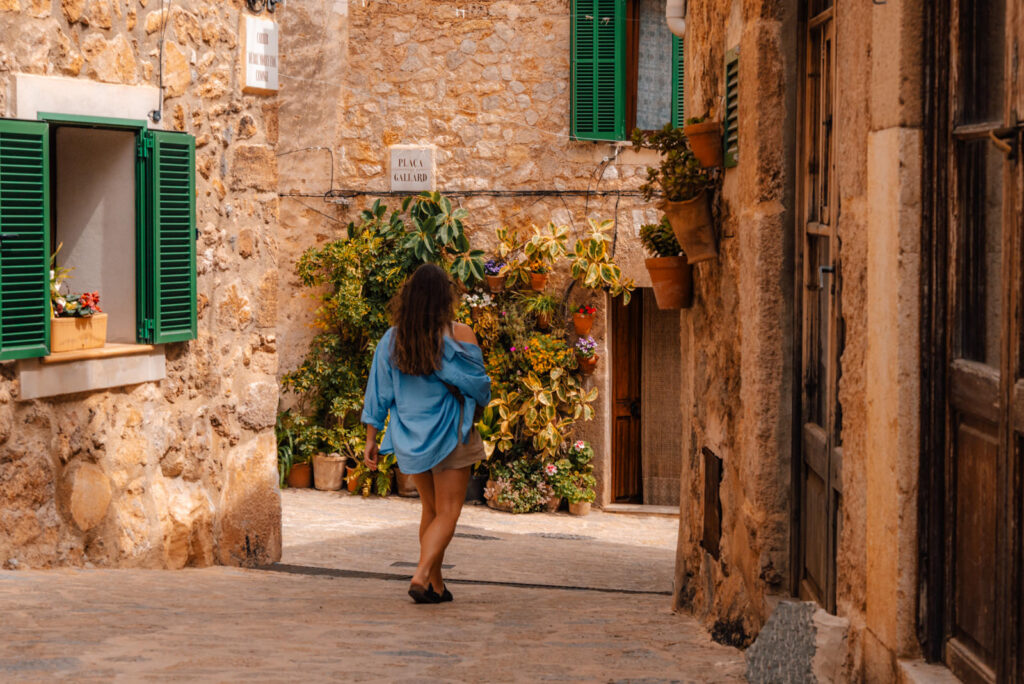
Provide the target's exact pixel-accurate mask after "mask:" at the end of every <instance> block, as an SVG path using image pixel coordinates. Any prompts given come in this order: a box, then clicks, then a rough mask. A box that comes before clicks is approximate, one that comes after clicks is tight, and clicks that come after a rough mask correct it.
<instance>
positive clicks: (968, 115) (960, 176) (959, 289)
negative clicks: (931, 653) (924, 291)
mask: <svg viewBox="0 0 1024 684" xmlns="http://www.w3.org/2000/svg"><path fill="white" fill-rule="evenodd" d="M1018 5H1019V3H1018V2H1016V1H1015V0H953V2H952V3H951V17H952V19H953V20H952V22H951V30H950V33H949V41H950V74H951V75H950V82H949V86H948V92H947V93H946V95H947V96H948V97H949V101H948V103H947V106H948V111H949V112H950V117H949V121H948V123H947V125H946V128H947V130H946V136H945V140H944V141H942V142H943V144H944V145H945V147H946V150H947V151H946V160H947V164H948V166H947V168H948V169H949V177H948V185H947V187H946V188H945V190H946V195H947V198H948V199H947V206H946V207H945V208H946V211H947V212H948V213H947V216H946V220H945V224H946V228H945V230H947V231H948V233H947V235H946V236H945V237H946V244H947V252H948V254H947V256H946V272H947V273H948V278H949V280H948V282H947V283H946V295H945V296H946V306H945V309H946V315H947V325H946V330H947V335H948V339H947V341H946V346H947V348H948V350H949V351H948V359H947V367H946V374H945V375H946V386H945V406H946V420H947V425H946V428H945V449H944V451H945V458H944V461H945V469H944V470H945V478H946V480H945V486H944V489H945V502H944V503H945V505H944V510H945V520H944V521H943V524H944V529H945V535H946V544H945V547H946V554H945V577H944V582H945V587H946V591H945V605H944V607H943V608H944V611H943V612H944V614H945V620H944V622H945V625H944V627H945V630H944V648H943V654H942V655H943V658H944V660H945V661H946V663H947V664H948V665H949V667H950V669H952V670H953V671H954V672H955V673H956V674H957V675H958V676H959V677H960V678H961V679H963V680H965V681H968V682H994V681H1024V676H1022V674H1021V671H1020V663H1021V660H1020V654H1021V645H1020V639H1021V634H1020V630H1019V624H1020V611H1021V603H1020V589H1021V584H1020V582H1021V580H1020V571H1021V564H1020V548H1021V540H1020V538H1019V532H1018V531H1017V530H1019V521H1020V505H1021V490H1020V465H1019V459H1020V452H1021V432H1020V430H1021V429H1022V428H1024V421H1021V420H1020V418H1021V417H1022V416H1024V414H1021V413H1017V412H1015V410H1014V409H1015V408H1016V407H1017V406H1019V404H1018V401H1017V400H1018V399H1019V393H1018V392H1017V391H1016V390H1017V389H1018V388H1019V387H1020V386H1021V383H1020V381H1019V379H1020V377H1021V372H1020V369H1021V363H1020V359H1021V329H1020V311H1019V308H1020V300H1021V297H1020V278H1021V239H1020V233H1021V220H1020V216H1021V214H1020V210H1019V206H1018V203H1019V187H1020V164H1019V161H1015V160H1016V159H1017V158H1019V156H1020V154H1019V132H1018V131H1019V126H1018V123H1017V115H1016V113H1015V112H1016V111H1019V107H1020V103H1019V102H1015V99H1017V98H1018V94H1019V93H1020V92H1021V90H1020V88H1019V84H1015V82H1014V78H1015V75H1014V71H1015V66H1014V65H1015V61H1016V58H1015V55H1016V54H1017V52H1018V51H1019V48H1018V47H1017V35H1018V34H1019V32H1018V31H1015V30H1014V29H1013V28H1012V26H1013V22H1014V21H1019V19H1017V18H1016V17H1017V14H1018V12H1017V11H1015V9H1016V6H1018Z"/></svg>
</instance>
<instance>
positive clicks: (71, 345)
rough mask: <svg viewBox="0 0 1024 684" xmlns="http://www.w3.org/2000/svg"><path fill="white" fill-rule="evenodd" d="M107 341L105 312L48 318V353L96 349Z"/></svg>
mask: <svg viewBox="0 0 1024 684" xmlns="http://www.w3.org/2000/svg"><path fill="white" fill-rule="evenodd" d="M106 343H107V314H105V313H99V314H93V315H92V316H85V317H71V318H51V319H50V353H51V354H56V353H58V352H69V351H79V350H81V349H96V348H98V347H102V346H103V345H105V344H106Z"/></svg>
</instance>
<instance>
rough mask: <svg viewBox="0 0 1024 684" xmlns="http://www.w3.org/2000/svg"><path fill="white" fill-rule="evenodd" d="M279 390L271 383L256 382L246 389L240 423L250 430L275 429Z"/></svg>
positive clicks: (240, 406) (240, 407)
mask: <svg viewBox="0 0 1024 684" xmlns="http://www.w3.org/2000/svg"><path fill="white" fill-rule="evenodd" d="M277 402H278V390H277V385H276V384H275V383H271V382H254V383H252V384H251V385H249V386H248V387H247V388H246V389H245V394H244V395H243V399H242V403H241V404H240V405H239V407H238V421H239V422H240V423H241V424H242V425H244V426H245V427H247V428H249V429H250V430H260V429H263V428H269V427H273V425H274V423H275V420H276V418H277Z"/></svg>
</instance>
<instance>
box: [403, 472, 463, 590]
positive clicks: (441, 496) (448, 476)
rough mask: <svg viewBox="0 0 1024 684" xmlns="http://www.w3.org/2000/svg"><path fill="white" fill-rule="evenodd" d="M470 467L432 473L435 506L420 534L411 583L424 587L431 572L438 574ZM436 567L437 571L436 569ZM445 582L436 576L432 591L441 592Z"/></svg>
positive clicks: (452, 533) (456, 518)
mask: <svg viewBox="0 0 1024 684" xmlns="http://www.w3.org/2000/svg"><path fill="white" fill-rule="evenodd" d="M469 477H470V468H469V467H468V466H467V467H465V468H458V469H454V470H442V471H441V472H439V473H435V474H434V493H435V501H434V507H435V512H436V515H435V517H434V520H433V522H431V523H430V524H429V525H428V526H427V529H426V531H425V532H424V533H423V535H422V536H421V537H420V562H419V565H418V566H416V572H415V573H414V574H413V576H412V583H413V584H418V585H420V586H424V587H425V586H427V584H428V583H430V584H433V582H432V581H431V574H432V573H435V572H436V574H437V575H438V576H439V575H440V568H441V563H442V562H443V561H444V552H445V550H446V549H447V548H448V544H449V542H451V540H452V536H453V535H454V534H455V526H456V524H458V522H459V515H460V514H461V513H462V504H463V502H464V501H465V500H466V488H467V487H468V486H469ZM435 568H436V570H435ZM443 589H444V583H443V582H441V580H440V577H438V584H437V585H434V590H435V591H437V592H441V591H442V590H443Z"/></svg>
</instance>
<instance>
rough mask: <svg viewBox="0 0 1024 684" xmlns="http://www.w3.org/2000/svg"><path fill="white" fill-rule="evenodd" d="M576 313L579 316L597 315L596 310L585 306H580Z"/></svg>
mask: <svg viewBox="0 0 1024 684" xmlns="http://www.w3.org/2000/svg"><path fill="white" fill-rule="evenodd" d="M576 313H578V314H579V315H581V316H593V315H594V314H596V313H597V309H595V308H594V307H592V306H588V305H586V304H580V308H578V309H576Z"/></svg>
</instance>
